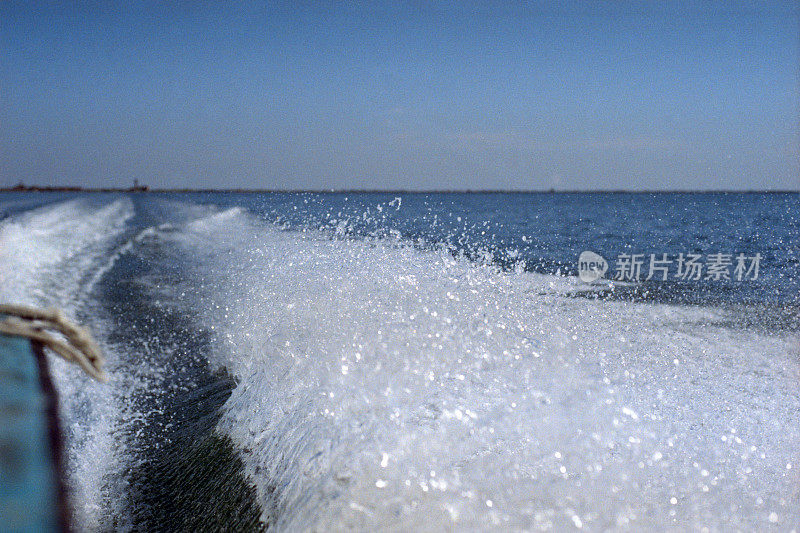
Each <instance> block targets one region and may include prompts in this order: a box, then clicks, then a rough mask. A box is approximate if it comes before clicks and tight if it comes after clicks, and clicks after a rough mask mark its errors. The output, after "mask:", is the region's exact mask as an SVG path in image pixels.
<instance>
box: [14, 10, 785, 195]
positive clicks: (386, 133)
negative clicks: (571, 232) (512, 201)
mask: <svg viewBox="0 0 800 533" xmlns="http://www.w3.org/2000/svg"><path fill="white" fill-rule="evenodd" d="M798 5H799V4H798V3H797V2H784V3H761V4H758V5H751V3H750V2H742V3H737V2H667V3H662V2H653V3H650V2H574V3H571V2H566V3H564V2H558V3H548V2H543V3H536V4H532V5H530V6H519V5H517V4H514V3H502V2H466V3H429V2H417V3H391V4H389V3H367V4H345V5H337V4H324V3H322V4H321V3H319V2H310V3H307V4H302V3H294V2H292V3H286V4H274V3H260V2H259V3H231V4H226V5H224V6H220V5H217V3H214V2H173V3H169V2H167V3H156V2H152V3H151V2H125V3H120V4H119V5H116V6H110V5H109V4H107V3H104V2H91V3H79V4H78V5H77V6H66V7H65V6H61V5H59V4H57V3H52V4H50V3H37V2H31V3H29V2H2V3H0V80H2V81H0V186H4V185H12V184H15V183H17V182H19V181H24V182H26V183H42V184H81V185H87V186H104V185H108V186H125V185H128V184H129V183H130V182H131V181H132V180H133V179H134V178H138V179H139V180H140V181H142V182H145V183H148V184H150V185H151V186H155V187H246V188H270V189H273V188H277V189H332V188H335V189H341V188H365V189H419V190H426V189H427V190H429V189H526V190H527V189H533V190H539V189H550V188H555V189H581V190H585V189H634V190H635V189H648V190H649V189H792V190H798V189H800V132H799V131H798V129H799V128H800V112H799V109H800V81H799V79H800V7H798Z"/></svg>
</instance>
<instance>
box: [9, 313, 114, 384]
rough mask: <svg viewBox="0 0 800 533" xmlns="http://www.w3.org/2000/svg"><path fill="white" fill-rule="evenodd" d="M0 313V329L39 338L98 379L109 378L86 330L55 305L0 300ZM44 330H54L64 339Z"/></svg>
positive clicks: (35, 338)
mask: <svg viewBox="0 0 800 533" xmlns="http://www.w3.org/2000/svg"><path fill="white" fill-rule="evenodd" d="M0 315H7V318H6V319H5V320H3V321H0V333H4V334H6V335H14V336H17V337H27V338H28V339H31V340H33V341H36V342H40V343H41V344H42V345H43V346H46V347H48V348H50V349H51V350H52V351H54V352H55V353H56V354H58V355H60V356H61V357H63V358H64V359H66V360H67V361H69V362H71V363H76V364H77V365H78V366H80V367H81V368H82V369H83V370H84V372H86V373H87V374H89V375H90V376H92V377H93V378H94V379H96V380H97V381H102V382H105V381H107V380H108V378H107V376H106V373H105V372H104V371H103V363H104V361H103V355H102V354H101V353H100V348H99V347H98V346H97V344H96V343H95V342H94V340H92V337H91V335H90V334H89V331H88V330H87V329H85V328H82V327H80V326H78V325H76V324H73V323H72V322H70V321H69V320H67V319H66V317H64V314H63V313H62V312H61V311H59V310H58V309H55V308H49V309H36V308H33V307H26V306H22V305H6V304H0ZM45 330H54V331H56V332H58V333H60V334H61V335H63V336H64V339H65V340H61V339H59V338H56V337H54V336H53V335H52V334H51V333H49V332H47V331H45Z"/></svg>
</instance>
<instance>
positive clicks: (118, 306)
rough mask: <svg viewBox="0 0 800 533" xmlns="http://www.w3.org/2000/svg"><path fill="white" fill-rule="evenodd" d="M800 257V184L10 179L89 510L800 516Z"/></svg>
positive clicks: (383, 521) (310, 525)
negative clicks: (79, 363) (55, 348)
mask: <svg viewBox="0 0 800 533" xmlns="http://www.w3.org/2000/svg"><path fill="white" fill-rule="evenodd" d="M586 250H588V251H593V252H595V253H597V254H599V255H600V256H602V257H603V258H605V259H606V260H607V261H608V264H609V270H608V272H607V273H606V275H605V276H604V277H603V278H601V279H600V280H597V281H596V282H594V283H585V282H583V281H581V280H580V279H579V278H578V276H577V274H578V256H579V255H580V254H581V252H583V251H586ZM633 254H638V255H640V256H641V260H642V269H643V271H642V275H641V277H640V278H639V279H630V278H629V277H628V278H626V276H624V275H622V274H624V272H621V271H617V269H616V267H617V266H618V265H620V264H621V262H622V261H624V257H625V256H626V255H627V256H631V255H633ZM650 254H653V256H654V258H663V257H664V256H663V254H666V258H667V259H669V260H671V261H672V262H671V263H670V265H669V266H670V271H669V272H668V275H667V278H668V279H666V280H664V279H662V277H663V276H662V275H661V274H660V273H659V274H658V275H656V276H652V277H651V279H650V280H645V279H644V278H646V277H647V274H648V263H649V262H650V260H651V258H650ZM679 254H681V257H684V258H685V257H688V256H689V255H690V254H693V255H697V256H700V257H701V258H702V260H703V261H704V263H705V265H706V268H708V264H709V262H710V260H711V256H712V255H713V254H729V255H730V260H731V263H732V264H731V265H730V269H729V277H730V278H731V279H724V278H721V279H713V277H709V278H708V279H706V277H707V276H706V275H705V274H706V272H704V275H703V276H701V277H700V279H687V278H686V277H684V278H680V277H678V276H677V270H678V261H677V258H678V257H679ZM740 254H741V255H742V256H743V257H745V258H754V257H756V255H758V257H759V265H758V268H759V270H758V274H757V275H755V276H754V274H755V273H754V272H753V271H752V270H751V271H750V272H749V274H748V273H747V272H740V273H739V274H740V276H739V277H741V279H737V275H736V273H735V266H736V257H737V256H738V255H740ZM799 261H800V195H798V194H599V193H598V194H521V193H520V194H499V193H498V194H453V193H450V194H445V193H442V194H408V193H397V194H388V193H387V194H367V193H359V194H354V193H337V194H289V193H280V194H278V193H274V194H212V193H207V194H183V195H179V194H133V195H122V194H117V195H115V194H104V195H99V194H98V195H80V194H70V195H59V194H27V193H25V194H23V193H17V194H8V195H2V196H0V300H2V301H8V302H18V303H26V304H31V305H55V306H58V307H60V308H62V309H64V310H65V312H66V313H67V314H68V315H70V316H72V317H73V318H75V319H78V320H80V321H82V322H84V323H86V324H87V325H88V326H89V327H90V328H91V329H92V331H93V332H94V334H95V336H96V337H97V338H98V341H99V342H100V344H101V345H102V347H103V349H104V351H105V354H106V358H107V361H108V363H107V365H108V371H109V374H110V377H111V381H110V383H109V384H107V385H102V384H97V383H94V382H92V381H90V380H89V379H88V378H86V377H84V376H83V375H81V373H80V371H79V370H77V369H75V368H73V367H70V366H69V365H67V364H65V363H63V362H61V361H58V360H53V372H54V374H55V376H54V377H55V380H56V385H57V387H58V389H59V393H60V399H61V412H62V417H63V418H64V420H65V429H66V431H67V433H68V434H67V455H68V461H67V463H68V471H67V473H66V475H67V477H68V480H67V481H68V486H69V487H70V494H71V503H72V507H73V521H74V522H75V525H76V527H77V528H79V529H90V530H107V529H136V530H140V529H151V530H153V529H155V530H157V529H161V530H175V529H203V528H206V529H221V528H229V529H231V528H236V529H259V528H264V527H267V526H269V527H272V528H275V529H277V530H292V531H296V530H319V531H322V530H344V529H357V530H372V529H385V530H442V529H445V530H469V531H472V530H486V529H496V528H500V529H506V530H550V529H554V530H569V529H576V528H582V529H587V530H591V531H595V530H607V529H621V530H641V529H667V530H686V529H699V530H700V529H703V528H708V529H709V530H731V529H747V530H760V529H764V528H767V527H772V528H775V529H776V530H791V529H793V528H797V527H800V483H799V482H800V422H798V421H799V420H800V388H799V387H798V378H800V375H799V374H800V342H798V341H800V333H798V330H799V329H800V328H799V326H800V318H798V309H800V298H799V297H798V294H800V267H799V266H798V263H799ZM614 277H619V278H621V279H617V280H615V279H613V278H614Z"/></svg>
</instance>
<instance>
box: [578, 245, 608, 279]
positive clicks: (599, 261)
mask: <svg viewBox="0 0 800 533" xmlns="http://www.w3.org/2000/svg"><path fill="white" fill-rule="evenodd" d="M607 270H608V263H606V260H605V259H603V257H602V256H600V255H598V254H596V253H594V252H590V251H588V250H587V251H585V252H582V253H581V255H580V257H578V277H579V278H581V281H584V282H586V283H591V282H593V281H595V280H597V279H600V278H602V277H603V276H604V275H605V273H606V271H607Z"/></svg>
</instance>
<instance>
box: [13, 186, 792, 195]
mask: <svg viewBox="0 0 800 533" xmlns="http://www.w3.org/2000/svg"><path fill="white" fill-rule="evenodd" d="M0 192H85V193H235V194H268V193H284V194H289V193H291V194H800V189H798V190H791V189H763V190H758V189H750V190H737V189H709V190H693V189H672V190H630V189H601V190H598V189H594V190H581V189H563V190H560V189H530V190H502V189H434V190H405V189H388V190H383V189H246V188H231V189H191V188H162V189H151V188H150V187H148V186H137V187H75V186H63V187H56V186H41V185H15V186H13V187H0Z"/></svg>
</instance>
